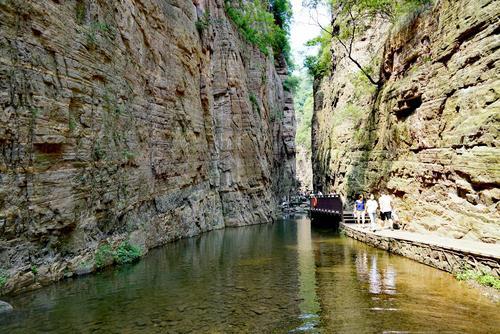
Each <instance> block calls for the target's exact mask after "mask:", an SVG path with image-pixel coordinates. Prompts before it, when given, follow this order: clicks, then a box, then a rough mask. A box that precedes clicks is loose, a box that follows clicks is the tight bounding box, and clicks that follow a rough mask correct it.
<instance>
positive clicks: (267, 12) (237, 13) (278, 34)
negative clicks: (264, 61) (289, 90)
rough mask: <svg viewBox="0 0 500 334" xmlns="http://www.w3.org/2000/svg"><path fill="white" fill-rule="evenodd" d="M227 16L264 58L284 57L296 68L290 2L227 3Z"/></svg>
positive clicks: (286, 0)
mask: <svg viewBox="0 0 500 334" xmlns="http://www.w3.org/2000/svg"><path fill="white" fill-rule="evenodd" d="M225 5H226V12H227V14H228V16H229V17H230V18H231V20H232V21H233V22H234V23H235V24H236V26H237V27H238V30H239V31H240V33H241V34H242V35H243V37H244V38H245V39H246V40H247V41H249V42H250V43H252V44H254V45H256V46H257V47H258V48H259V49H260V50H261V51H262V52H263V53H264V54H266V55H268V54H269V49H270V48H271V49H272V50H273V52H274V56H275V57H278V56H279V55H283V56H284V57H285V59H286V61H287V63H288V65H289V66H290V67H292V66H293V64H292V60H291V52H290V42H289V35H290V23H291V19H292V6H291V4H290V0H254V1H242V0H226V1H225Z"/></svg>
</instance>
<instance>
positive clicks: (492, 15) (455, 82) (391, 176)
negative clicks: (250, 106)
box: [313, 0, 500, 243]
mask: <svg viewBox="0 0 500 334" xmlns="http://www.w3.org/2000/svg"><path fill="white" fill-rule="evenodd" d="M499 14H500V8H499V6H498V2H496V1H492V0H481V1H469V0H458V1H446V0H442V1H437V2H436V3H435V5H433V7H432V8H431V9H430V10H428V11H426V12H424V13H420V14H419V15H416V16H415V17H413V18H411V19H409V20H407V22H406V23H404V24H403V25H400V26H399V27H394V28H392V29H391V28H390V27H389V25H388V24H384V23H381V22H377V23H374V24H373V25H372V28H371V29H368V30H367V31H366V32H365V34H364V36H363V38H360V39H359V40H357V41H356V43H355V52H354V58H356V59H358V60H359V61H360V62H361V63H362V64H363V65H365V66H367V65H371V66H372V68H373V69H374V70H375V73H377V71H379V73H380V74H379V78H380V80H381V82H382V83H381V85H380V87H378V88H376V87H375V86H373V85H371V84H369V83H367V82H366V80H363V76H362V75H361V74H359V72H358V71H357V70H356V68H355V67H354V65H353V64H352V63H351V62H350V61H349V60H348V59H344V58H342V54H343V52H342V51H341V49H334V50H333V51H334V63H333V71H332V75H331V76H330V77H325V78H323V79H322V80H317V81H316V84H315V114H314V117H313V168H314V185H315V187H316V188H320V187H323V188H324V189H323V190H324V191H328V190H331V189H336V190H337V191H340V192H341V193H342V194H344V195H345V196H347V197H349V198H352V196H354V194H357V193H360V192H375V193H378V192H379V191H381V190H384V189H387V190H389V192H391V193H392V194H394V196H395V198H396V207H397V209H398V211H399V216H400V218H401V220H402V222H403V223H405V224H408V226H407V228H408V229H409V230H414V231H420V232H424V233H430V232H432V233H438V234H441V235H446V236H452V237H455V238H467V239H475V240H481V241H483V242H488V243H496V242H498V241H500V214H499V209H500V207H499V202H498V201H499V198H500V189H499V185H500V168H499V166H500V150H499V148H498V146H499V137H498V136H499V124H500V102H499V95H500V81H499V79H498V78H499V69H500V67H499V63H498V60H499V59H500V48H499V46H500V40H499V38H498V33H499V31H500V30H499V29H500V22H499V21H498V19H497V18H498V16H499Z"/></svg>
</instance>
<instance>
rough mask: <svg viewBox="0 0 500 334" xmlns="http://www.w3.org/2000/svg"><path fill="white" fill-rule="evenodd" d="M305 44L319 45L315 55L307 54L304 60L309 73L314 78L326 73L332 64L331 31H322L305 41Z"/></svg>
mask: <svg viewBox="0 0 500 334" xmlns="http://www.w3.org/2000/svg"><path fill="white" fill-rule="evenodd" d="M330 31H331V30H330ZM306 45H307V46H317V47H319V50H318V54H317V55H316V56H307V57H306V59H305V61H304V66H305V67H306V68H307V70H308V72H309V74H310V75H311V76H313V77H315V78H316V77H323V76H324V75H326V74H328V73H329V72H330V68H331V66H332V65H331V63H332V53H331V47H332V37H331V33H329V32H327V31H323V32H322V33H321V35H320V36H318V37H316V38H313V39H311V40H309V41H307V43H306Z"/></svg>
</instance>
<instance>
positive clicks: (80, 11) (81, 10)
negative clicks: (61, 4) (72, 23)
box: [75, 0, 87, 24]
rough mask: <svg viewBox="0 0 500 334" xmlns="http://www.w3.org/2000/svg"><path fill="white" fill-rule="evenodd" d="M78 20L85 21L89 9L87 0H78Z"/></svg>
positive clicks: (76, 10)
mask: <svg viewBox="0 0 500 334" xmlns="http://www.w3.org/2000/svg"><path fill="white" fill-rule="evenodd" d="M75 14H76V22H78V23H79V24H83V23H84V22H85V16H86V14H87V9H86V8H85V2H84V1H82V0H78V1H77V2H76V5H75Z"/></svg>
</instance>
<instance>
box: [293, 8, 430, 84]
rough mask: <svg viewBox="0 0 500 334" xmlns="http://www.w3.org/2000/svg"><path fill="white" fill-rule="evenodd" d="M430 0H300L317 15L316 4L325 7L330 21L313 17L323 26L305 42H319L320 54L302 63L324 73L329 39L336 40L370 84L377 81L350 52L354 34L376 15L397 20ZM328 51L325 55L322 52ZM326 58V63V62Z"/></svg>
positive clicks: (314, 73)
mask: <svg viewBox="0 0 500 334" xmlns="http://www.w3.org/2000/svg"><path fill="white" fill-rule="evenodd" d="M431 2H432V0H303V5H304V6H305V7H307V8H309V9H310V10H311V11H312V12H315V13H316V15H312V18H313V19H314V18H317V17H318V15H317V13H318V8H321V7H323V8H328V9H329V10H330V12H331V17H332V20H331V24H330V25H329V26H327V27H325V26H322V25H321V24H320V23H319V21H318V20H317V19H316V24H317V25H318V26H319V27H320V28H321V29H322V31H323V34H322V35H321V36H320V37H317V38H315V39H312V40H311V41H309V42H308V45H320V54H319V56H317V57H315V58H314V57H308V59H306V63H305V64H304V65H305V66H306V67H307V68H308V69H309V71H310V73H311V74H313V75H315V76H316V75H323V74H324V73H326V72H327V71H328V69H329V68H330V66H331V64H330V63H331V50H330V45H329V43H331V41H332V40H334V41H336V42H337V43H338V44H339V45H340V46H341V47H342V48H343V49H344V53H345V56H346V57H347V58H348V59H349V60H351V61H352V62H353V63H354V64H355V65H356V66H357V67H358V68H359V70H360V71H361V72H362V73H363V74H364V75H365V76H366V78H367V79H368V80H369V81H370V83H372V84H373V85H376V86H378V85H380V80H379V79H376V78H375V77H374V75H373V73H372V72H371V71H370V69H368V68H365V67H363V66H362V65H361V64H360V63H359V62H358V61H357V60H356V59H355V58H354V57H353V55H352V51H353V43H354V40H355V39H356V37H357V36H358V35H359V34H360V33H362V32H364V31H365V30H366V29H367V28H368V27H369V24H370V23H371V22H373V20H375V19H379V20H386V21H390V22H393V23H394V22H396V20H397V19H398V18H399V17H401V16H403V15H405V14H407V13H409V12H414V11H416V10H419V9H421V8H422V7H425V6H426V5H428V4H430V3H431ZM326 51H328V52H330V58H328V59H327V57H325V55H324V53H325V52H326ZM325 60H327V61H328V63H325Z"/></svg>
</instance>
